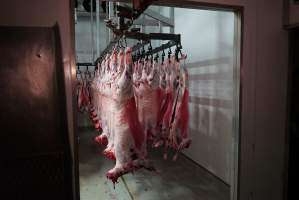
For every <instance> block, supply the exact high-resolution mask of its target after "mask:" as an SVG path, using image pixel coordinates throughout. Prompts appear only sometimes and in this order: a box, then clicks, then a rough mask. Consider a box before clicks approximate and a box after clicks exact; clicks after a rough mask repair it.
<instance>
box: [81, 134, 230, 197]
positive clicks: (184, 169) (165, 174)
mask: <svg viewBox="0 0 299 200" xmlns="http://www.w3.org/2000/svg"><path fill="white" fill-rule="evenodd" d="M95 135H96V133H95V131H93V130H91V129H90V130H89V129H85V130H80V131H79V172H80V196H81V200H170V199H171V200H181V199H183V200H229V186H227V185H226V184H224V183H223V182H222V181H220V180H219V179H217V178H216V177H214V176H213V175H211V174H210V173H208V172H207V171H206V170H205V169H203V168H201V167H199V166H198V165H196V164H195V163H194V162H192V161H191V160H189V159H188V158H186V157H185V156H184V155H180V156H179V157H178V160H177V161H175V162H174V161H171V160H166V161H165V160H163V156H162V153H161V152H159V151H153V152H150V154H149V155H150V159H151V160H152V161H153V162H154V165H155V167H156V169H157V170H158V172H156V173H154V172H149V171H146V170H139V171H137V172H135V173H134V174H127V175H124V176H123V177H122V178H121V179H119V183H118V184H116V186H115V189H114V188H113V184H112V183H111V182H110V181H108V180H107V179H106V177H105V173H106V172H107V171H108V170H109V169H111V168H112V167H113V165H114V162H113V161H111V160H108V159H107V158H105V157H104V156H102V155H101V152H102V150H103V149H101V148H100V147H99V146H98V145H96V144H95V143H94V142H93V138H94V136H95Z"/></svg>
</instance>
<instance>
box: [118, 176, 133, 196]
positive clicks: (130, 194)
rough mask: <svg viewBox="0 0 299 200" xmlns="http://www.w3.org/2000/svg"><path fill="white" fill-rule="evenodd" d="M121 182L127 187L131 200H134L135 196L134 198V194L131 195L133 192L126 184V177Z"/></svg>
mask: <svg viewBox="0 0 299 200" xmlns="http://www.w3.org/2000/svg"><path fill="white" fill-rule="evenodd" d="M121 180H122V181H123V183H124V185H125V187H126V189H127V191H128V193H129V195H130V198H131V200H134V196H133V194H132V193H131V191H130V189H129V186H128V185H127V183H126V181H125V179H124V177H121Z"/></svg>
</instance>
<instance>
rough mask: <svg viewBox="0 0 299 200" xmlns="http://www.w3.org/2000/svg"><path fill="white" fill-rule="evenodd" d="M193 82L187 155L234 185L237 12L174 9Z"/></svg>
mask: <svg viewBox="0 0 299 200" xmlns="http://www.w3.org/2000/svg"><path fill="white" fill-rule="evenodd" d="M175 32H176V33H180V34H181V35H182V46H183V52H185V53H187V55H188V59H187V63H186V67H187V68H188V71H189V76H190V82H189V91H190V100H189V111H190V123H189V133H190V135H191V137H192V142H193V143H192V145H191V147H190V148H189V149H187V150H186V151H185V154H186V155H187V156H189V157H190V158H191V159H192V160H194V161H195V162H197V163H198V164H199V165H201V166H203V167H205V168H206V169H208V170H209V171H210V172H212V173H213V174H215V175H216V176H218V177H219V178H221V179H222V180H224V181H225V182H227V183H230V171H231V169H230V168H231V163H230V162H231V156H232V152H231V147H232V134H233V124H232V119H233V116H234V109H233V108H234V107H233V99H234V96H233V88H234V85H233V84H234V82H233V71H234V65H233V42H234V13H232V12H220V11H207V10H193V9H181V8H176V9H175Z"/></svg>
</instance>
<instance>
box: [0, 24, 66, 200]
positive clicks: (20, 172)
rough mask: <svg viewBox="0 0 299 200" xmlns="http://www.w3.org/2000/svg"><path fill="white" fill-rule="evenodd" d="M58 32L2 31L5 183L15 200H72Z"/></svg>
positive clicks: (0, 64) (1, 115)
mask: <svg viewBox="0 0 299 200" xmlns="http://www.w3.org/2000/svg"><path fill="white" fill-rule="evenodd" d="M58 32H59V31H58V28H56V27H54V28H33V27H31V28H29V27H27V28H20V27H18V28H14V27H0V55H1V59H0V77H1V79H0V91H1V93H0V110H1V112H0V124H1V126H0V127H1V140H0V149H1V151H0V155H1V162H2V163H3V167H4V170H3V171H5V175H4V179H2V180H1V181H3V183H4V184H3V185H5V187H4V188H5V190H4V191H6V192H7V194H9V195H10V198H9V199H69V198H70V197H71V195H70V194H71V176H70V175H71V169H70V166H71V164H70V145H69V142H68V132H67V131H68V130H67V121H66V120H67V119H66V108H65V94H64V90H65V88H64V79H63V77H64V74H63V65H62V58H61V50H60V49H61V47H60V39H59V34H58ZM33 188H35V189H33ZM48 194H51V195H48ZM42 196H43V198H41V197H42Z"/></svg>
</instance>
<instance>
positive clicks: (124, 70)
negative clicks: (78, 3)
mask: <svg viewBox="0 0 299 200" xmlns="http://www.w3.org/2000/svg"><path fill="white" fill-rule="evenodd" d="M184 59H186V56H182V58H180V59H177V58H176V57H175V56H174V55H169V56H168V59H166V60H165V61H163V62H158V61H157V60H156V61H155V60H153V59H146V58H140V59H138V60H137V61H134V62H133V60H132V49H131V48H126V49H125V50H123V49H121V50H119V51H118V52H117V51H116V50H113V52H112V53H111V55H107V56H106V58H105V59H104V60H103V61H102V62H101V64H99V65H98V67H97V70H96V73H95V77H94V78H93V80H89V81H88V80H87V79H85V80H84V79H83V80H81V81H80V84H79V87H78V108H79V110H81V111H83V110H85V111H88V112H89V115H90V119H91V120H92V122H93V125H94V127H95V128H96V130H98V132H99V133H100V134H99V135H98V136H97V137H96V138H95V140H96V141H97V142H98V143H99V144H101V145H106V149H105V150H104V152H103V153H104V155H106V156H107V157H109V158H111V159H114V160H116V164H115V166H114V168H113V169H111V170H109V171H108V172H107V174H106V175H107V178H109V179H111V180H112V181H113V183H115V182H117V179H118V178H119V177H120V176H121V175H123V174H126V173H128V172H132V171H134V170H137V169H140V168H146V169H149V170H154V167H153V165H152V163H151V162H149V160H148V159H147V148H148V146H151V147H154V148H157V147H160V148H163V149H164V159H167V150H168V149H172V150H173V151H174V152H175V153H174V157H173V160H175V159H176V157H177V155H178V153H179V152H180V151H181V150H182V149H184V148H188V147H189V146H190V144H191V139H190V138H189V137H188V119H189V113H188V98H189V92H188V74H187V70H186V68H185V67H182V66H181V63H182V62H184ZM163 60H164V59H163Z"/></svg>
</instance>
